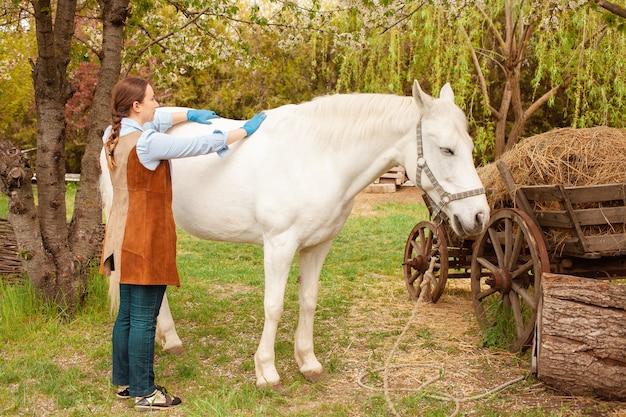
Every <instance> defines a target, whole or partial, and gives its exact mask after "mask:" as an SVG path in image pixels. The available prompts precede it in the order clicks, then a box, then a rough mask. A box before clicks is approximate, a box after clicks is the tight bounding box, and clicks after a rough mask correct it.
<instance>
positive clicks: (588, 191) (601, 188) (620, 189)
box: [565, 183, 626, 204]
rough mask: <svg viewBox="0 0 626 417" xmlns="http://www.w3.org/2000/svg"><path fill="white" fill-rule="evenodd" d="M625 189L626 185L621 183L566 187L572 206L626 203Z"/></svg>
mask: <svg viewBox="0 0 626 417" xmlns="http://www.w3.org/2000/svg"><path fill="white" fill-rule="evenodd" d="M625 188H626V183H619V184H601V185H587V186H578V187H565V191H566V195H567V198H568V199H569V201H571V202H572V204H583V203H594V202H600V201H615V200H622V201H626V190H625ZM622 204H623V203H622Z"/></svg>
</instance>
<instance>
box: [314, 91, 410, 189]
mask: <svg viewBox="0 0 626 417" xmlns="http://www.w3.org/2000/svg"><path fill="white" fill-rule="evenodd" d="M334 99H337V103H334V102H333V100H334ZM325 100H328V102H324V101H320V102H319V103H316V102H313V104H317V105H318V106H319V107H317V108H316V109H315V110H314V111H316V112H318V113H319V114H320V117H321V118H322V119H323V122H320V121H319V119H317V123H316V124H315V125H311V126H310V127H311V130H310V131H309V132H310V133H311V134H310V135H309V136H308V138H309V140H311V141H319V142H320V143H319V144H318V145H317V147H318V149H320V150H321V152H324V153H326V154H328V153H330V154H334V155H333V156H332V158H333V161H334V162H333V170H336V171H337V174H336V175H337V176H338V177H339V178H341V180H343V181H345V182H346V183H345V184H338V185H339V186H340V187H344V189H345V190H346V191H345V193H346V197H347V198H352V197H354V196H356V194H358V192H359V191H361V190H362V189H363V188H365V187H366V186H368V185H369V184H371V183H372V182H373V181H374V180H376V179H377V178H378V177H380V176H381V175H382V174H383V173H384V172H386V171H387V170H388V169H389V168H391V167H393V166H396V165H398V164H402V163H403V162H404V161H403V155H404V153H405V149H406V146H407V144H408V140H407V132H411V131H413V129H414V126H415V125H416V124H417V119H418V114H417V110H416V107H415V105H414V103H413V100H412V98H410V97H399V96H391V95H382V94H361V95H359V94H357V95H343V96H331V97H328V98H326V99H325Z"/></svg>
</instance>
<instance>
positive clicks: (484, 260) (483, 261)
mask: <svg viewBox="0 0 626 417" xmlns="http://www.w3.org/2000/svg"><path fill="white" fill-rule="evenodd" d="M476 261H478V263H479V264H480V265H481V266H482V267H483V268H486V269H488V270H490V271H496V270H497V269H498V267H497V266H495V265H494V264H492V263H491V262H489V260H488V259H487V258H482V257H481V258H476Z"/></svg>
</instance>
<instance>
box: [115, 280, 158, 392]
mask: <svg viewBox="0 0 626 417" xmlns="http://www.w3.org/2000/svg"><path fill="white" fill-rule="evenodd" d="M166 288H167V286H165V285H131V284H120V309H119V311H118V313H117V319H116V320H115V325H114V326H113V381H112V382H113V385H128V386H129V390H130V396H131V397H143V396H146V395H149V394H152V393H153V392H154V390H155V389H156V386H155V384H154V337H155V334H156V319H157V316H158V315H159V309H160V308H161V302H162V301H163V295H164V294H165V289H166Z"/></svg>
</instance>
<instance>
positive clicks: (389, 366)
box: [357, 260, 527, 417]
mask: <svg viewBox="0 0 626 417" xmlns="http://www.w3.org/2000/svg"><path fill="white" fill-rule="evenodd" d="M433 266H434V262H433V261H432V260H431V262H430V267H429V269H428V271H426V272H425V273H424V279H427V278H428V279H429V278H430V276H432V274H433V272H432V270H433ZM427 275H428V276H427ZM420 304H422V302H421V301H420V300H419V299H418V300H417V301H416V302H415V306H414V307H413V311H412V312H411V317H409V320H408V321H407V323H406V325H405V326H404V328H403V329H402V332H401V333H400V335H399V336H398V338H397V339H396V342H395V343H394V345H393V348H392V349H391V351H390V352H389V355H388V356H387V360H386V361H385V366H384V367H382V368H376V369H374V370H372V371H371V372H380V371H383V388H382V389H381V388H375V387H370V386H368V385H366V384H364V383H363V377H364V376H365V375H367V373H363V374H361V376H360V377H359V379H358V380H357V383H358V384H359V386H361V387H362V388H366V389H368V390H372V391H383V392H384V395H385V403H386V404H387V407H388V408H389V410H390V411H391V412H392V413H393V415H394V416H396V417H401V416H400V414H399V413H398V412H397V411H396V409H395V407H394V405H393V402H392V401H391V395H390V393H391V392H392V391H396V392H400V391H415V392H417V391H420V390H422V389H424V388H425V387H427V386H428V385H430V384H432V383H434V382H437V381H439V380H440V379H441V378H443V376H444V375H445V369H444V368H443V366H441V365H431V364H421V363H418V364H414V363H406V364H401V365H393V364H392V363H391V362H392V360H393V357H394V355H395V353H396V351H397V350H398V346H400V342H401V341H402V338H403V337H404V335H405V334H406V332H407V331H408V330H409V327H411V324H412V323H413V320H414V319H415V317H416V316H417V312H418V310H419V306H420ZM407 367H412V368H415V367H420V368H431V369H436V370H438V371H439V374H438V375H436V376H434V377H432V378H430V379H428V380H426V381H425V382H423V383H422V384H421V385H420V386H419V387H417V388H390V387H389V371H390V370H391V369H399V368H407ZM526 377H527V375H522V376H519V377H517V378H515V379H512V380H510V381H508V382H505V383H504V384H501V385H498V386H497V387H495V388H492V389H490V390H489V391H487V392H485V393H483V394H478V395H472V396H470V397H453V396H452V395H448V394H445V393H444V394H440V395H435V394H425V396H426V397H429V398H433V399H436V400H440V401H451V402H454V411H453V412H452V414H450V416H449V417H456V416H457V415H458V414H459V412H460V411H461V404H462V403H465V402H469V401H475V400H479V399H482V398H485V397H488V396H489V395H492V394H494V393H496V392H499V391H502V390H503V389H505V388H507V387H509V386H511V385H514V384H516V383H518V382H521V381H523V380H525V379H526Z"/></svg>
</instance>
